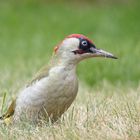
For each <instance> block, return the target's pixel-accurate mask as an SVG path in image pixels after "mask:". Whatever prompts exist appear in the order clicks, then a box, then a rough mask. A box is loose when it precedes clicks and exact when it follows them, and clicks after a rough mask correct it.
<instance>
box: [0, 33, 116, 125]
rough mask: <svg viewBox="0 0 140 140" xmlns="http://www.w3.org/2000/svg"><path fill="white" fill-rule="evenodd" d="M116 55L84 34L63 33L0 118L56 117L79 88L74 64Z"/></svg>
mask: <svg viewBox="0 0 140 140" xmlns="http://www.w3.org/2000/svg"><path fill="white" fill-rule="evenodd" d="M95 57H104V58H112V59H117V57H116V56H114V55H113V54H111V53H109V52H107V51H104V50H102V49H98V48H96V45H95V44H94V42H93V41H92V40H90V39H89V38H88V37H86V36H84V35H83V34H71V35H68V36H66V37H65V38H64V39H63V40H62V41H61V42H60V43H59V44H58V45H57V46H56V47H55V48H54V51H53V56H52V58H51V60H50V61H49V64H48V65H47V66H45V67H43V68H42V69H41V70H40V71H39V72H38V73H37V74H36V75H35V77H33V79H32V80H31V81H30V82H29V83H27V84H26V85H25V86H24V87H23V89H21V90H20V91H19V93H18V95H17V97H16V99H14V100H13V101H12V103H11V105H10V106H9V108H8V110H7V112H6V113H5V114H3V115H2V116H1V117H0V119H1V120H9V119H10V120H12V122H19V121H22V120H24V119H26V120H28V121H29V122H34V123H37V122H39V121H40V120H47V121H48V120H51V121H52V122H55V121H57V120H58V119H59V118H60V117H61V116H62V114H63V113H64V112H65V111H67V109H68V108H69V107H70V105H71V104H72V102H73V101H74V99H75V98H76V95H77V92H78V78H77V74H76V69H77V65H78V63H79V62H80V61H82V60H85V59H87V58H95Z"/></svg>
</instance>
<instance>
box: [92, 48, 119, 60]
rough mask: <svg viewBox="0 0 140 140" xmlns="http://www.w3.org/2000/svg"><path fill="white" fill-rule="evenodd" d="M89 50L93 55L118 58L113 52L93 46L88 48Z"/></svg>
mask: <svg viewBox="0 0 140 140" xmlns="http://www.w3.org/2000/svg"><path fill="white" fill-rule="evenodd" d="M90 52H91V53H92V54H93V57H105V58H113V59H118V58H117V57H115V56H114V55H113V54H111V53H109V52H106V51H104V50H101V49H97V48H94V47H91V48H90Z"/></svg>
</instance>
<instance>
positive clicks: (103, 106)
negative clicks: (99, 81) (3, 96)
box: [0, 82, 140, 140]
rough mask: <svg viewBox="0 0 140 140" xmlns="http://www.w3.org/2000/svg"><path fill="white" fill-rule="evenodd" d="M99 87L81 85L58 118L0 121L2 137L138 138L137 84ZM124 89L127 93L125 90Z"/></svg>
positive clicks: (61, 138) (51, 139)
mask: <svg viewBox="0 0 140 140" xmlns="http://www.w3.org/2000/svg"><path fill="white" fill-rule="evenodd" d="M103 88H104V89H103V90H101V89H98V88H96V89H94V94H93V89H89V88H86V87H85V86H82V88H80V92H79V94H78V97H77V99H76V101H75V102H74V104H73V105H72V106H71V108H70V109H69V110H68V111H67V112H66V113H65V114H64V115H63V117H62V118H61V119H60V120H59V122H57V123H55V124H53V125H52V124H51V123H48V124H47V125H46V124H44V125H43V126H42V127H40V126H36V127H35V126H32V125H29V124H27V123H25V122H21V124H20V125H18V126H9V127H6V126H4V125H1V127H0V136H1V138H2V139H21V140H22V139H31V140H34V139H49V140H53V139H57V140H65V139H69V140H78V139H80V140H85V139H89V140H92V139H94V138H96V139H104V140H109V139H110V140H112V139H122V140H124V139H130V140H131V139H133V140H134V139H139V138H140V132H139V130H140V119H139V118H140V110H139V104H140V95H139V92H140V88H138V89H135V90H134V89H133V90H132V88H128V89H126V88H121V90H120V88H118V87H117V88H116V87H113V86H110V84H108V83H106V82H104V84H103ZM125 93H127V94H125Z"/></svg>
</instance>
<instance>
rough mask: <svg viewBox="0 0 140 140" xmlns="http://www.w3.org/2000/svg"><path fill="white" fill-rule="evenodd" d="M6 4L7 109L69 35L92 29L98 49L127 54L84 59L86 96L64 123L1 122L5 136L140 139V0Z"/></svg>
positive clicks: (2, 22)
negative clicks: (41, 124) (54, 48)
mask: <svg viewBox="0 0 140 140" xmlns="http://www.w3.org/2000/svg"><path fill="white" fill-rule="evenodd" d="M0 9H1V12H0V77H1V80H0V105H1V106H3V107H2V108H3V110H2V112H4V111H5V110H6V108H7V106H8V104H9V102H10V100H11V98H12V96H15V95H16V94H17V93H18V91H19V89H20V88H21V87H23V85H24V84H25V83H26V82H27V81H28V80H30V79H31V78H32V76H33V75H34V73H36V72H37V71H38V69H40V67H41V66H42V65H44V64H46V63H48V60H49V58H50V56H51V54H52V50H53V47H54V46H55V45H56V44H58V43H59V42H60V41H61V40H62V39H63V38H64V37H65V36H66V35H69V34H71V33H82V34H85V35H87V36H88V37H89V38H91V39H92V40H94V42H95V44H96V46H97V47H98V48H102V49H105V50H108V51H110V52H112V53H114V54H115V55H116V56H118V57H119V59H118V60H117V61H116V60H115V61H114V60H111V59H96V60H95V59H94V60H91V59H90V60H86V61H83V62H82V63H80V64H79V66H78V70H77V73H78V76H79V81H80V83H82V84H81V86H80V91H79V93H78V97H77V99H76V101H75V102H74V104H73V105H72V106H71V107H70V109H69V110H68V111H67V112H66V113H65V114H64V116H63V117H62V118H61V119H60V121H59V122H58V123H56V124H53V125H52V124H49V123H48V124H47V126H46V125H45V124H44V125H43V126H42V127H38V126H37V127H35V126H31V125H29V124H27V123H24V122H22V123H21V124H20V125H19V126H8V127H7V126H4V125H1V126H0V138H1V139H58V140H59V139H72V140H73V139H76V140H77V139H93V138H96V139H107V140H109V139H110V140H112V139H140V132H139V130H140V126H139V125H140V120H139V118H140V113H139V112H140V111H139V104H140V97H139V93H140V86H139V81H140V80H139V77H140V63H139V52H140V40H139V36H140V27H139V25H140V18H139V2H138V1H133V2H132V3H131V4H129V3H128V4H126V3H123V4H111V5H110V4H105V3H104V4H99V3H92V2H90V3H89V2H87V3H84V2H81V3H80V4H79V3H78V2H76V3H73V2H71V3H66V2H65V3H61V2H60V3H57V2H56V3H43V2H37V1H36V2H32V1H30V2H29V3H27V2H26V1H24V2H22V3H19V2H18V1H17V2H14V1H9V2H8V1H1V2H0ZM85 67H86V69H85ZM5 96H6V97H5ZM3 97H4V99H3ZM4 100H5V104H3V102H4Z"/></svg>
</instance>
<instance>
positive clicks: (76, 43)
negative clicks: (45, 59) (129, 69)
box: [54, 34, 117, 63]
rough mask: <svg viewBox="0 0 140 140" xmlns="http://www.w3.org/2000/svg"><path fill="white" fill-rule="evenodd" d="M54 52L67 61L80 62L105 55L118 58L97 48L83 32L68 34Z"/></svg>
mask: <svg viewBox="0 0 140 140" xmlns="http://www.w3.org/2000/svg"><path fill="white" fill-rule="evenodd" d="M54 52H55V54H56V55H57V56H59V58H60V59H61V60H63V61H65V62H70V63H78V62H80V61H81V60H83V59H86V58H92V57H93V58H94V57H104V58H113V59H117V57H115V56H114V55H113V54H111V53H109V52H106V51H104V50H102V49H98V48H96V46H95V44H94V43H93V42H92V41H91V40H90V39H88V38H87V37H86V36H84V35H82V34H72V35H69V36H67V37H66V38H65V39H64V40H63V41H62V42H61V43H60V44H59V45H58V46H56V47H55V49H54Z"/></svg>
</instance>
